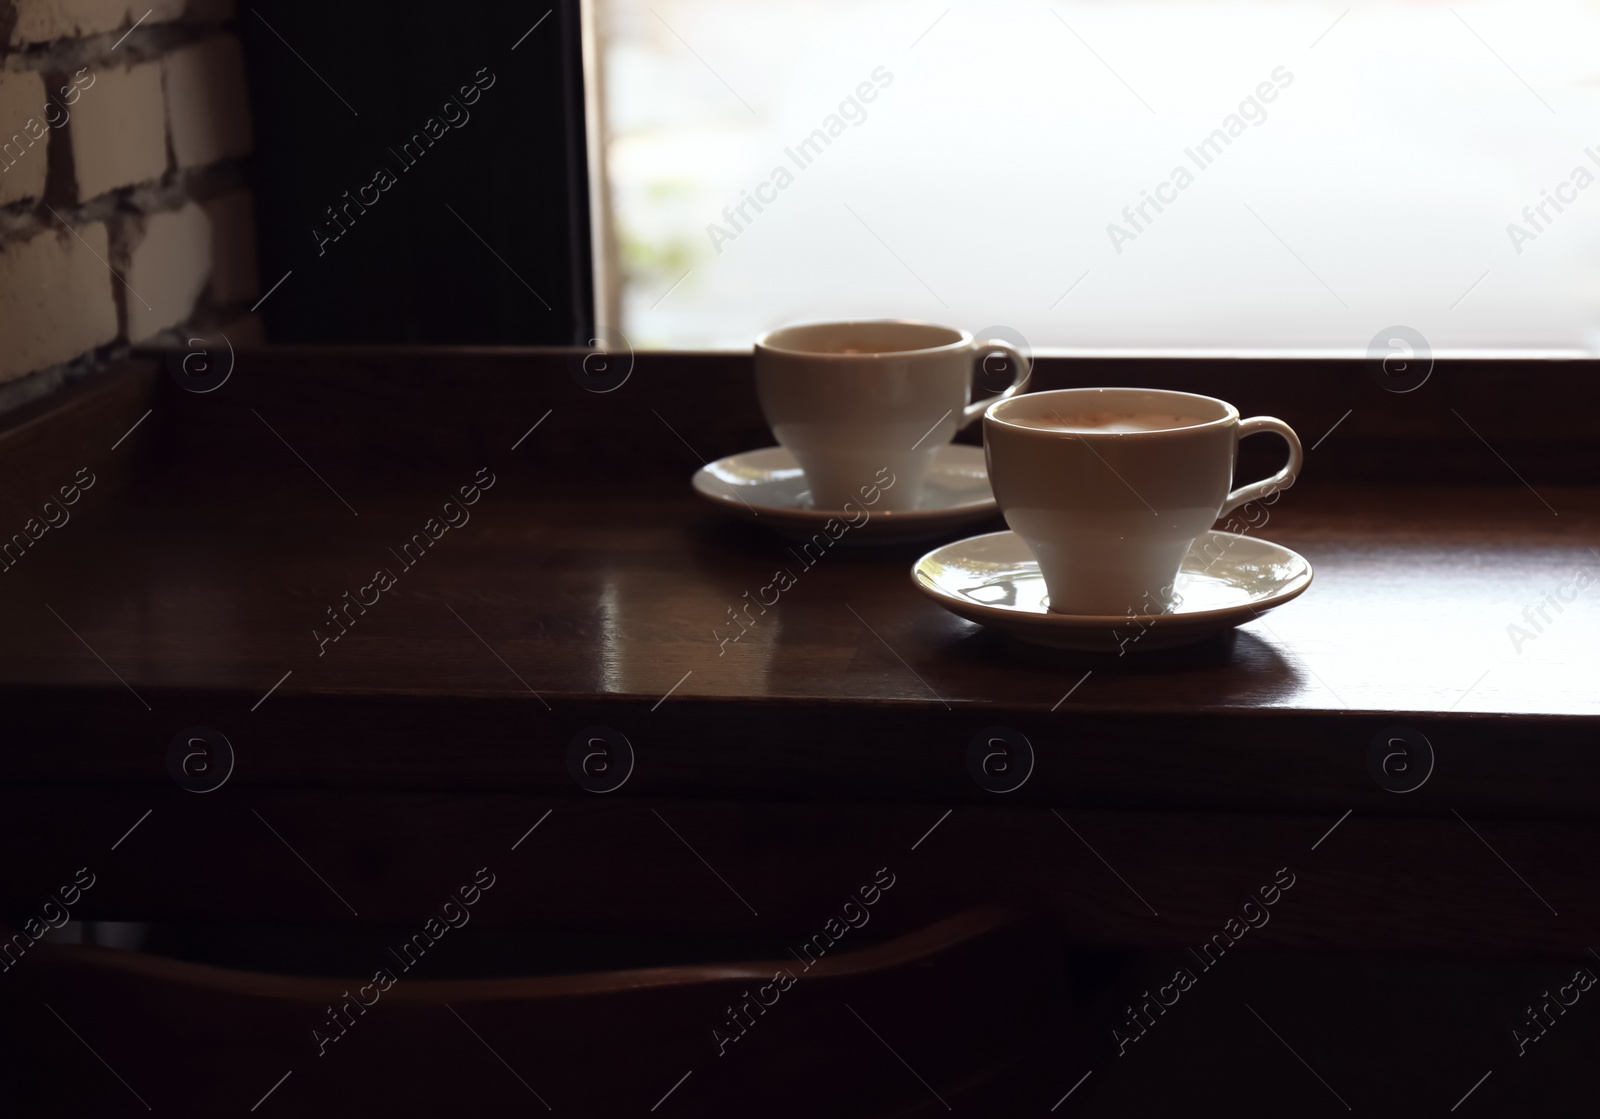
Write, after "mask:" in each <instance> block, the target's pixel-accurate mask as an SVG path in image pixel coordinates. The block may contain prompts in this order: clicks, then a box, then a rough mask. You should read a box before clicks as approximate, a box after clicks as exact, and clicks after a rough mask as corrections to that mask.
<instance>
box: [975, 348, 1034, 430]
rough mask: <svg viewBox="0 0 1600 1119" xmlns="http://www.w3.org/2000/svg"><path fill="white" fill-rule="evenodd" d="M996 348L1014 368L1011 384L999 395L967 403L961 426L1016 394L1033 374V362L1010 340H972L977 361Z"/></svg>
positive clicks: (979, 417) (978, 417) (980, 416)
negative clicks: (991, 406)
mask: <svg viewBox="0 0 1600 1119" xmlns="http://www.w3.org/2000/svg"><path fill="white" fill-rule="evenodd" d="M996 350H998V351H1000V352H1001V353H1002V354H1004V355H1005V356H1006V360H1008V361H1009V362H1011V367H1012V368H1013V369H1015V370H1016V373H1015V375H1014V376H1013V377H1012V379H1011V385H1010V387H1008V388H1007V389H1006V391H1005V392H1003V393H1001V394H1000V395H999V396H991V397H987V398H985V399H983V400H975V401H973V402H972V403H971V404H968V405H967V407H966V409H965V410H964V411H963V412H962V414H961V426H962V427H963V428H964V427H966V426H967V425H968V424H970V423H972V421H973V420H976V419H981V418H982V416H983V414H984V412H986V411H988V409H989V406H990V405H991V404H998V403H1000V402H1001V401H1002V400H1010V399H1011V398H1012V397H1013V396H1016V395H1017V393H1019V392H1021V391H1022V390H1023V387H1024V386H1026V385H1027V383H1028V378H1029V377H1030V376H1032V375H1033V364H1032V363H1031V362H1030V361H1029V360H1028V359H1027V358H1025V357H1023V356H1022V351H1021V350H1018V349H1017V348H1016V347H1015V346H1013V345H1012V344H1011V343H1010V342H1007V341H1005V340H1004V339H1001V338H976V339H974V340H973V342H972V356H973V358H974V359H975V360H977V361H981V360H983V359H984V358H986V357H988V356H989V355H990V354H992V353H993V352H995V351H996Z"/></svg>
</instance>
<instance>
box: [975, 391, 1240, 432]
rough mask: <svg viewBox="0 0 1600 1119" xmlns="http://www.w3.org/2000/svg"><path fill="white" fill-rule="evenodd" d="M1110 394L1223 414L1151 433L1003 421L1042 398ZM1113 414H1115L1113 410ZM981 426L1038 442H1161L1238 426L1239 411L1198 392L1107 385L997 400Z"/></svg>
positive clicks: (1222, 401) (984, 415)
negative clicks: (1199, 406) (1144, 397)
mask: <svg viewBox="0 0 1600 1119" xmlns="http://www.w3.org/2000/svg"><path fill="white" fill-rule="evenodd" d="M1113 392H1118V393H1120V392H1127V393H1142V394H1144V395H1147V396H1151V397H1156V398H1159V399H1162V400H1184V401H1194V402H1197V403H1200V404H1204V405H1206V406H1207V409H1208V410H1218V411H1220V412H1221V413H1222V414H1221V415H1219V416H1215V417H1213V418H1212V419H1209V420H1202V421H1200V422H1199V423H1194V424H1185V425H1184V426H1182V427H1158V428H1155V429H1153V430H1150V431H1065V430H1060V429H1056V430H1052V429H1050V428H1042V427H1034V426H1032V425H1029V424H1022V423H1017V422H1015V421H1013V420H1008V419H1006V416H1005V413H1006V412H1008V411H1011V410H1012V409H1013V408H1014V407H1017V406H1021V405H1023V404H1025V403H1030V402H1031V403H1035V404H1037V403H1038V402H1039V401H1040V400H1041V399H1043V398H1044V397H1057V398H1060V397H1074V398H1077V399H1079V400H1092V399H1094V398H1096V397H1097V396H1099V395H1100V394H1102V393H1113ZM1112 410H1113V411H1114V410H1115V409H1112ZM983 422H984V424H985V425H986V426H987V425H988V424H995V425H996V426H998V427H1000V428H1002V429H1004V430H1005V431H1006V432H1007V433H1008V434H1014V435H1018V436H1023V437H1032V438H1039V439H1103V440H1113V441H1118V442H1120V441H1122V440H1127V439H1132V440H1149V439H1161V438H1164V437H1167V436H1171V435H1177V434H1179V433H1190V432H1196V431H1204V430H1206V429H1208V428H1221V427H1227V426H1228V425H1229V424H1236V423H1238V422H1239V409H1238V408H1236V407H1235V406H1234V405H1232V404H1229V403H1228V402H1227V401H1226V400H1221V399H1219V398H1217V397H1215V396H1204V395H1202V394H1200V393H1197V392H1180V391H1178V390H1176V389H1152V388H1140V387H1138V386H1137V385H1108V386H1104V387H1095V388H1075V389H1048V390H1046V391H1044V392H1025V393H1022V394H1020V395H1018V396H1013V397H1011V398H1010V399H1009V400H999V401H996V402H995V403H994V404H991V405H990V406H989V408H988V410H987V411H985V412H984V414H983Z"/></svg>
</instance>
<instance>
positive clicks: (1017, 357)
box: [755, 320, 1030, 510]
mask: <svg viewBox="0 0 1600 1119" xmlns="http://www.w3.org/2000/svg"><path fill="white" fill-rule="evenodd" d="M991 357H993V358H996V359H1000V358H1003V359H1004V361H1005V362H1006V363H1008V364H1009V366H1010V370H1011V374H1012V379H1011V384H1010V386H1009V387H1008V388H1007V389H1006V390H1005V391H1004V392H1002V393H1001V394H1000V395H999V396H998V397H995V398H992V399H989V400H982V401H979V402H977V403H975V404H974V403H972V374H973V366H974V365H975V364H976V363H977V362H978V361H980V360H983V361H985V362H988V361H989V360H990V359H991ZM755 363H756V393H757V395H758V396H759V397H760V398H761V411H762V414H763V415H765V416H766V418H767V423H768V424H770V425H771V427H772V432H773V434H774V435H776V436H777V438H778V442H779V443H780V444H781V445H782V446H783V447H784V448H785V449H786V450H788V451H789V452H790V453H791V454H793V455H794V457H795V460H796V461H797V462H798V463H799V464H800V469H801V470H802V471H804V472H805V476H806V481H807V482H808V483H809V484H810V488H811V504H812V506H813V507H814V508H817V509H842V508H844V505H845V503H846V502H848V501H859V500H860V499H861V496H862V495H863V494H864V493H867V492H870V490H871V489H872V487H873V486H874V485H877V486H879V487H881V488H882V497H881V500H880V501H879V502H878V505H877V508H878V509H879V510H885V509H887V510H895V509H915V508H916V507H917V501H918V498H919V497H920V495H921V492H922V483H923V479H924V478H925V476H926V475H927V473H928V469H929V467H931V466H932V465H933V459H934V456H935V455H936V454H937V453H938V451H939V448H940V447H943V446H944V445H945V444H947V443H949V442H950V440H951V439H953V438H955V435H956V432H958V431H960V430H961V429H962V428H964V427H966V426H967V425H968V424H969V423H972V422H973V421H974V420H976V419H978V418H979V417H981V416H982V415H983V411H984V409H985V408H987V407H989V405H991V404H993V403H994V402H995V401H997V400H1006V399H1008V398H1010V397H1012V396H1014V395H1015V394H1016V393H1017V392H1018V391H1019V390H1020V389H1021V388H1022V386H1023V385H1024V384H1026V383H1027V380H1028V373H1029V370H1030V364H1029V362H1028V359H1027V358H1025V357H1023V355H1022V354H1021V353H1020V352H1019V351H1018V350H1017V349H1016V347H1014V346H1012V345H1011V344H1010V343H1009V342H1005V341H1002V340H1000V339H983V340H978V341H974V340H973V337H972V335H970V334H968V333H967V332H966V331H964V330H957V329H955V328H954V327H949V326H934V325H933V324H931V323H920V322H902V321H895V320H883V321H876V322H830V323H810V324H805V325H801V326H786V327H783V328H782V329H780V330H774V331H771V332H770V333H767V334H764V335H762V336H761V337H760V338H758V339H756V344H755ZM885 469H887V470H888V471H889V474H890V476H891V477H892V478H893V479H894V480H893V482H892V484H891V485H888V486H884V485H883V481H882V478H881V477H880V472H882V471H883V470H885Z"/></svg>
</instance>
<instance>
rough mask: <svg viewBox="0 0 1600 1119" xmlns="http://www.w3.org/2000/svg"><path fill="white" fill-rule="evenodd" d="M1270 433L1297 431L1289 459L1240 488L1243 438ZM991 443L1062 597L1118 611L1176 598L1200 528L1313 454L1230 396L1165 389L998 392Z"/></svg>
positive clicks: (1013, 507) (1160, 607)
mask: <svg viewBox="0 0 1600 1119" xmlns="http://www.w3.org/2000/svg"><path fill="white" fill-rule="evenodd" d="M1119 429H1120V430H1119ZM1264 431H1270V432H1274V433H1276V434H1277V435H1279V436H1281V437H1282V438H1283V440H1284V441H1285V442H1286V443H1288V445H1289V461H1288V463H1287V465H1285V466H1284V468H1283V469H1282V470H1280V471H1278V472H1277V473H1276V474H1274V475H1273V476H1272V477H1270V478H1266V479H1264V480H1262V481H1260V482H1255V483H1253V484H1251V485H1248V486H1242V487H1240V488H1239V489H1232V488H1231V487H1232V485H1233V468H1234V460H1235V458H1236V455H1237V451H1238V446H1239V440H1240V439H1242V438H1244V437H1245V436H1247V435H1253V434H1255V433H1256V432H1264ZM983 443H984V450H985V454H986V456H987V458H988V463H989V484H990V485H991V486H993V487H994V495H995V500H996V501H998V502H999V504H1000V509H1001V511H1002V512H1003V513H1004V514H1005V518H1006V523H1007V524H1008V525H1010V526H1011V530H1012V531H1013V532H1015V533H1016V534H1017V535H1018V536H1020V537H1022V539H1023V540H1024V541H1025V542H1026V543H1027V545H1028V547H1029V548H1030V549H1031V550H1032V552H1033V554H1034V558H1036V559H1037V560H1038V561H1039V572H1040V574H1041V575H1042V576H1043V577H1044V582H1045V588H1046V589H1047V590H1048V592H1049V596H1050V597H1049V609H1050V610H1051V611H1053V612H1056V613H1063V614H1077V615H1088V616H1107V617H1109V616H1115V617H1118V618H1121V617H1125V616H1126V615H1127V614H1128V613H1129V612H1130V611H1131V612H1132V613H1134V614H1159V613H1162V612H1163V611H1164V610H1166V609H1167V608H1168V607H1170V606H1171V605H1172V588H1173V584H1174V582H1175V581H1176V579H1177V575H1178V569H1179V567H1180V566H1181V565H1182V563H1183V558H1184V555H1185V554H1186V553H1187V552H1188V551H1189V546H1190V545H1191V544H1193V543H1194V541H1195V539H1196V538H1197V537H1198V536H1199V535H1200V534H1201V533H1202V532H1204V531H1205V530H1206V529H1208V528H1210V527H1211V526H1212V524H1213V523H1215V522H1216V520H1217V518H1218V517H1220V516H1222V515H1223V514H1225V513H1228V512H1230V511H1231V510H1233V509H1236V508H1238V507H1239V506H1240V505H1243V504H1244V503H1245V502H1247V501H1254V500H1256V499H1257V498H1261V497H1265V496H1267V495H1268V494H1270V493H1274V492H1276V491H1278V490H1283V489H1287V488H1289V486H1291V485H1293V484H1294V480H1295V476H1296V475H1298V474H1299V472H1300V467H1301V464H1302V463H1303V461H1304V454H1303V453H1302V451H1301V449H1300V440H1299V438H1298V437H1297V436H1296V435H1295V433H1294V432H1293V431H1292V430H1291V429H1290V427H1289V425H1288V424H1286V423H1284V422H1283V421H1282V420H1278V419H1274V418H1273V417H1271V416H1255V417H1252V418H1251V419H1248V420H1240V419H1239V411H1238V409H1236V408H1235V407H1234V406H1233V405H1231V404H1229V403H1227V402H1226V401H1222V400H1217V399H1215V398H1213V397H1209V396H1197V395H1195V394H1193V393H1187V392H1167V391H1163V390H1159V389H1118V388H1105V389H1062V390H1059V391H1054V392H1037V393H1029V394H1028V395H1026V396H1019V397H1016V398H1014V399H1011V400H1006V401H1003V402H998V403H996V404H994V405H993V406H991V407H990V408H989V409H988V411H987V413H986V414H985V417H984V421H983Z"/></svg>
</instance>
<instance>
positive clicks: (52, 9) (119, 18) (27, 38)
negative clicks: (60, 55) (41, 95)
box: [11, 0, 184, 46]
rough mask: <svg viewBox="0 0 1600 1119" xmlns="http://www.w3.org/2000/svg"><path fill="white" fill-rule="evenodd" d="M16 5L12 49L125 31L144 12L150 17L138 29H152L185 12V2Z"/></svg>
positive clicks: (64, 0) (19, 0) (59, 0)
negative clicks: (155, 25)
mask: <svg viewBox="0 0 1600 1119" xmlns="http://www.w3.org/2000/svg"><path fill="white" fill-rule="evenodd" d="M15 4H16V11H17V23H16V26H15V27H14V28H12V31H11V45H12V46H23V45H25V44H29V43H48V42H50V41H52V40H54V39H72V38H81V37H83V36H85V35H98V34H101V33H102V32H106V31H119V30H125V29H127V28H128V27H130V26H132V24H133V22H134V20H136V19H138V18H139V17H140V16H142V15H144V13H145V12H149V13H150V15H149V16H148V17H146V18H145V21H144V22H143V23H141V24H140V25H139V26H140V27H149V26H151V25H153V24H157V23H164V22H166V21H168V20H172V19H176V18H177V17H178V16H179V15H181V14H182V13H183V9H184V0H15Z"/></svg>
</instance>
